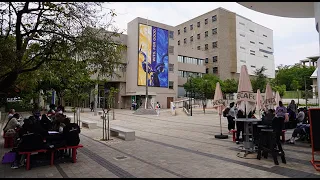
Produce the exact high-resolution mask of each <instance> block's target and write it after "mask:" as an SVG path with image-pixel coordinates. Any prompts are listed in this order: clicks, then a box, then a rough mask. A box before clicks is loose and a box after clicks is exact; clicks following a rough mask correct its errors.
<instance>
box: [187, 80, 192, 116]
mask: <svg viewBox="0 0 320 180" xmlns="http://www.w3.org/2000/svg"><path fill="white" fill-rule="evenodd" d="M191 78H192V77H191V76H190V75H188V78H187V82H189V83H190V92H189V109H190V116H192V82H191Z"/></svg>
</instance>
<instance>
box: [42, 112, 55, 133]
mask: <svg viewBox="0 0 320 180" xmlns="http://www.w3.org/2000/svg"><path fill="white" fill-rule="evenodd" d="M40 125H41V127H42V128H43V129H45V130H46V131H49V130H51V129H52V122H51V120H50V119H49V118H48V117H47V115H45V114H42V116H41V120H40Z"/></svg>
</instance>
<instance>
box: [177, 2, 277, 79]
mask: <svg viewBox="0 0 320 180" xmlns="http://www.w3.org/2000/svg"><path fill="white" fill-rule="evenodd" d="M176 37H177V45H178V46H182V47H191V48H193V49H197V50H200V51H204V52H205V54H206V59H205V63H206V73H211V74H216V75H218V76H219V77H220V78H221V79H229V78H237V77H238V75H239V73H240V68H241V66H242V65H246V66H247V67H248V73H249V74H250V75H254V71H255V70H256V69H258V68H261V67H262V66H264V67H265V68H266V69H267V70H266V72H265V74H266V75H267V76H268V77H270V78H274V76H275V68H274V57H273V31H272V30H271V29H268V28H266V27H263V26H261V25H259V24H257V23H254V22H252V21H251V20H249V19H247V18H244V17H242V16H240V15H237V14H236V13H234V12H231V11H228V10H226V9H223V8H218V9H215V10H213V11H210V12H208V13H205V14H203V15H200V16H198V17H196V18H193V19H191V20H189V21H187V22H184V23H182V24H180V25H178V26H176Z"/></svg>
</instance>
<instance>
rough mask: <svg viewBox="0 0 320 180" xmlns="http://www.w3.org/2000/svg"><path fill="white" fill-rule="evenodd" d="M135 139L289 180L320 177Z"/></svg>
mask: <svg viewBox="0 0 320 180" xmlns="http://www.w3.org/2000/svg"><path fill="white" fill-rule="evenodd" d="M136 139H140V140H144V141H147V142H151V143H155V144H159V145H163V146H166V147H171V148H174V149H178V150H181V151H186V152H190V153H193V154H197V155H201V156H205V157H209V158H214V159H218V160H222V161H226V162H230V163H234V164H238V165H242V166H246V167H251V168H254V169H258V170H262V171H267V172H270V173H275V174H279V175H282V176H287V177H291V178H320V175H316V174H313V173H308V172H304V171H300V170H295V169H290V168H285V167H281V166H273V167H272V168H267V167H263V166H259V165H255V164H250V163H246V162H241V161H237V160H233V159H230V158H226V157H221V156H217V155H214V154H209V153H204V152H200V151H194V150H191V149H188V148H184V147H179V146H175V145H171V144H167V143H163V142H159V141H154V140H151V139H147V138H142V137H137V136H136Z"/></svg>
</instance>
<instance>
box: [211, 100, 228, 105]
mask: <svg viewBox="0 0 320 180" xmlns="http://www.w3.org/2000/svg"><path fill="white" fill-rule="evenodd" d="M225 104H226V102H225V101H224V100H223V99H218V100H215V101H213V102H212V105H213V107H218V106H225Z"/></svg>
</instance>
